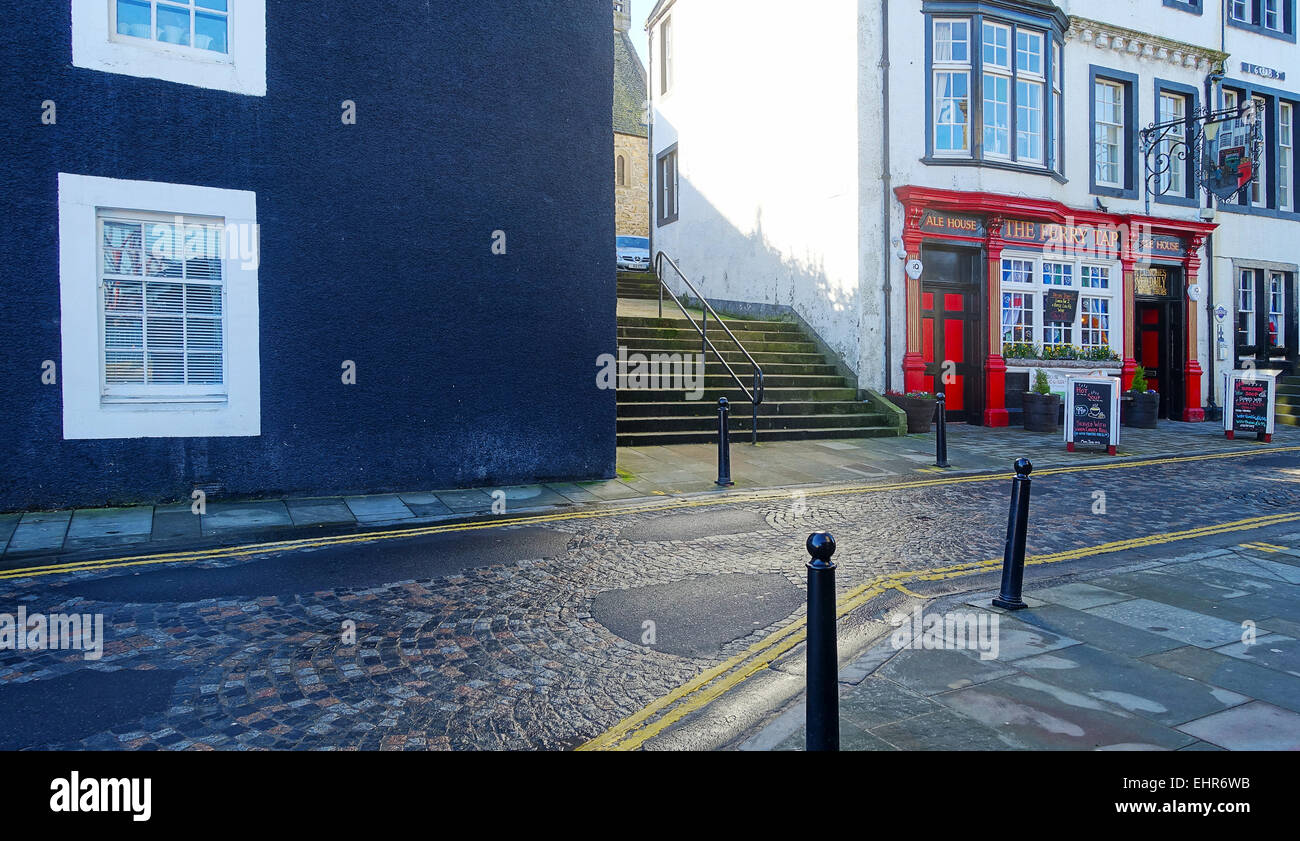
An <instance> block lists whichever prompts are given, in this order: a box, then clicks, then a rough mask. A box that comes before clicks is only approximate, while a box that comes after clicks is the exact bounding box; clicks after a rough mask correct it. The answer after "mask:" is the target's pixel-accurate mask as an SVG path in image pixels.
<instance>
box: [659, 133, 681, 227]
mask: <svg viewBox="0 0 1300 841" xmlns="http://www.w3.org/2000/svg"><path fill="white" fill-rule="evenodd" d="M677 188H678V173H677V144H673V145H672V146H670V147H668V148H667V149H665V150H664V151H663V152H660V153H659V157H658V159H657V161H656V168H655V195H656V200H655V206H656V210H657V213H656V215H657V217H658V223H659V225H660V226H663V225H667V224H668V223H669V222H676V221H677V216H678V197H677V196H678V194H677Z"/></svg>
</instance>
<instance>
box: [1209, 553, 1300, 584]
mask: <svg viewBox="0 0 1300 841" xmlns="http://www.w3.org/2000/svg"><path fill="white" fill-rule="evenodd" d="M1198 563H1199V564H1200V565H1201V566H1208V567H1217V568H1219V569H1221V570H1225V571H1227V572H1230V573H1234V574H1237V575H1241V576H1250V577H1253V578H1263V579H1272V580H1276V581H1285V582H1287V583H1288V584H1300V566H1296V565H1294V564H1284V563H1282V562H1281V561H1274V560H1272V559H1270V558H1260V557H1256V556H1248V555H1243V554H1234V555H1229V556H1227V557H1222V558H1206V559H1205V560H1203V561H1199V562H1198ZM1255 589H1258V588H1255Z"/></svg>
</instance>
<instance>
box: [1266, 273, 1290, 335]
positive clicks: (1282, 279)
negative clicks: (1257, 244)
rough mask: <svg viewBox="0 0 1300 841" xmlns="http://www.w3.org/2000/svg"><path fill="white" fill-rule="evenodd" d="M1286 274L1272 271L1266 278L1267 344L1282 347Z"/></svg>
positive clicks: (1284, 331)
mask: <svg viewBox="0 0 1300 841" xmlns="http://www.w3.org/2000/svg"><path fill="white" fill-rule="evenodd" d="M1285 304H1286V275H1284V274H1282V273H1281V272H1272V273H1270V274H1269V278H1268V344H1269V346H1270V347H1282V346H1283V345H1284V344H1286V319H1285V317H1284V316H1283V315H1282V314H1283V313H1284V312H1286V308H1285Z"/></svg>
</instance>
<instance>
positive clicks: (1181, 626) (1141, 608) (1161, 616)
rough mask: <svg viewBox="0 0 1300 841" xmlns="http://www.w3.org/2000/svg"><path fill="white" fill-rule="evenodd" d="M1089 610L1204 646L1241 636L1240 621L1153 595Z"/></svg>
mask: <svg viewBox="0 0 1300 841" xmlns="http://www.w3.org/2000/svg"><path fill="white" fill-rule="evenodd" d="M1086 612H1088V613H1091V614H1092V615H1094V616H1100V617H1102V618H1103V619H1111V620H1114V621H1116V622H1119V623H1121V624H1124V625H1130V626H1132V627H1134V628H1140V629H1141V630H1144V631H1150V632H1151V633H1154V634H1160V635H1161V636H1166V637H1169V638H1170V639H1175V640H1178V641H1180V642H1185V643H1188V644H1189V645H1196V646H1200V647H1201V648H1215V647H1216V646H1220V645H1224V644H1226V643H1229V642H1232V641H1234V640H1238V639H1240V638H1241V625H1240V624H1238V623H1235V622H1228V621H1226V620H1223V619H1219V618H1216V617H1214V616H1206V615H1205V614H1203V613H1194V612H1192V611H1190V610H1184V609H1183V608H1181V607H1174V606H1172V605H1168V604H1162V603H1161V602H1155V601H1151V600H1150V599H1133V600H1132V601H1127V602H1117V603H1116V604H1108V605H1102V606H1100V607H1093V608H1089V609H1088V610H1087V611H1086Z"/></svg>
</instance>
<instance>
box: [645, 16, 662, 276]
mask: <svg viewBox="0 0 1300 841" xmlns="http://www.w3.org/2000/svg"><path fill="white" fill-rule="evenodd" d="M645 50H646V53H647V54H648V55H647V56H646V65H647V66H646V71H645V74H646V80H645V93H646V115H645V120H646V141H645V142H646V170H645V171H646V179H647V183H648V185H649V189H648V190H646V231H647V232H648V234H649V236H647V237H646V239H647V240H649V243H650V271H652V272H653V271H654V270H655V223H656V222H657V220H656V219H655V191H656V190H658V189H659V182H658V181H656V180H655V179H656V178H657V173H656V172H655V72H654V66H655V30H654V27H653V26H651V25H650V22H649V21H647V22H646V47H645Z"/></svg>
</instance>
